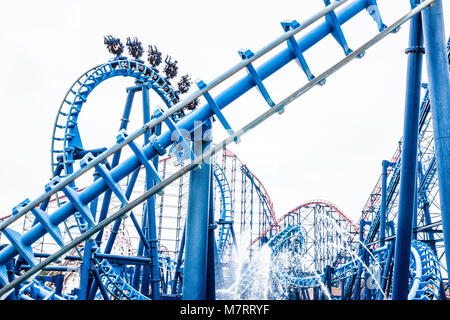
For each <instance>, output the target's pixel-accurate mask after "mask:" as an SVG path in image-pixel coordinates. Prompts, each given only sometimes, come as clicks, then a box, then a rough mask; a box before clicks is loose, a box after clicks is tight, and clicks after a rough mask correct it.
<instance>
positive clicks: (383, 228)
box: [380, 160, 395, 247]
mask: <svg viewBox="0 0 450 320" xmlns="http://www.w3.org/2000/svg"><path fill="white" fill-rule="evenodd" d="M393 165H395V164H394V163H391V162H389V161H387V160H383V162H382V164H381V166H382V172H381V179H382V185H381V216H380V246H381V247H383V246H384V238H385V237H386V193H387V169H388V168H389V167H391V166H393Z"/></svg>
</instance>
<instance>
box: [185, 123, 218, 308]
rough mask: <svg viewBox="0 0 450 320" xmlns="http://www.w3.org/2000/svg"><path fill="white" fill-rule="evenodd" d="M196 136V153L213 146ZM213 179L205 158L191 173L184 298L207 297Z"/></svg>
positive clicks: (209, 165) (208, 161)
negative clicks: (210, 206) (211, 187)
mask: <svg viewBox="0 0 450 320" xmlns="http://www.w3.org/2000/svg"><path fill="white" fill-rule="evenodd" d="M205 130H206V126H205V125H202V126H201V131H202V133H205ZM196 131H200V130H198V129H197V130H196ZM202 135H203V136H204V134H202ZM196 136H197V134H196V133H195V132H194V140H195V141H194V143H193V145H194V153H195V155H196V156H200V155H201V154H202V152H203V151H204V150H206V149H208V148H209V147H210V146H211V142H210V141H208V140H207V139H203V137H201V138H200V141H198V140H199V139H198V137H196ZM210 182H211V163H210V160H209V159H205V160H204V161H203V162H202V164H201V167H200V168H199V169H197V170H192V171H191V172H190V180H189V199H188V213H187V218H186V247H185V260H184V277H183V299H184V300H205V299H206V278H207V277H206V269H207V268H206V266H207V256H208V224H209V219H208V215H209V201H210V199H209V198H210Z"/></svg>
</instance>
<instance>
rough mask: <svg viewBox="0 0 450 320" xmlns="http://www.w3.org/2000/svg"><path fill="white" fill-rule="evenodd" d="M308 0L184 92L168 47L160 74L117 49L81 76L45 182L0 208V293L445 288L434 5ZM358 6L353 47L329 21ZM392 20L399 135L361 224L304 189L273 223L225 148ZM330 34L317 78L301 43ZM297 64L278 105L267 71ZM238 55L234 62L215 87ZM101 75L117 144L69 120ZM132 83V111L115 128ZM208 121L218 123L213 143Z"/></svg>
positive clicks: (445, 292)
mask: <svg viewBox="0 0 450 320" xmlns="http://www.w3.org/2000/svg"><path fill="white" fill-rule="evenodd" d="M323 2H324V4H325V7H324V8H323V9H322V10H320V11H319V12H318V13H317V14H316V15H314V16H312V17H311V18H309V19H307V20H305V21H303V22H302V23H299V22H297V21H296V20H289V21H283V22H281V26H282V29H283V31H284V32H283V34H282V35H281V36H280V37H278V38H277V39H275V40H274V41H272V42H270V43H269V44H268V45H267V46H265V47H263V48H262V49H260V50H259V51H257V52H252V51H251V50H249V49H241V50H239V55H240V58H241V59H242V61H240V62H239V63H238V64H236V65H235V66H234V67H232V68H231V69H229V70H227V71H226V72H224V73H223V74H222V75H220V76H219V77H217V78H216V79H214V80H212V81H211V82H209V83H205V82H203V81H202V80H196V81H195V83H196V85H197V87H198V90H196V91H195V92H193V93H190V94H189V93H187V90H181V89H180V88H181V87H180V85H179V88H178V90H176V89H175V87H174V86H173V85H172V83H171V79H173V78H174V73H173V70H172V73H170V70H169V71H168V69H170V68H174V67H175V65H176V61H175V62H173V61H171V60H170V58H168V59H166V61H165V62H166V64H167V65H166V68H165V69H164V71H163V72H160V71H159V70H158V69H157V68H156V67H155V65H154V64H153V63H152V62H150V60H149V62H150V64H152V65H146V63H145V62H144V61H142V60H140V59H139V57H135V56H133V58H127V57H122V56H117V57H116V58H113V59H111V60H110V61H108V62H107V63H104V64H101V65H98V66H96V67H94V68H92V69H90V70H88V71H87V72H85V73H83V74H82V75H81V76H80V77H79V78H78V79H77V80H76V81H75V82H74V83H73V85H72V86H71V87H70V88H69V90H68V91H67V93H66V94H65V96H64V98H63V100H62V103H61V105H60V107H59V109H58V111H57V117H56V120H55V123H54V127H53V135H52V141H51V175H52V176H51V177H52V178H51V180H50V182H49V183H47V184H46V185H45V192H44V193H43V194H41V195H40V196H38V197H37V198H35V199H34V200H30V199H28V198H27V199H25V200H24V201H22V202H21V203H20V204H18V205H17V206H15V207H14V208H13V209H12V214H11V215H10V216H8V217H6V218H3V219H2V220H1V223H0V232H1V234H0V235H1V238H0V240H1V241H2V242H1V246H0V297H1V299H7V300H94V299H96V300H150V299H152V300H160V299H186V300H204V299H218V298H219V299H220V298H222V297H225V298H227V297H228V298H229V297H231V298H236V299H246V298H255V297H256V298H258V297H260V298H274V299H298V300H306V299H330V300H331V299H332V300H382V299H393V300H406V299H409V300H437V299H442V300H444V299H447V298H448V297H449V295H450V294H449V286H448V271H447V269H448V267H447V266H448V265H449V263H450V256H447V255H446V251H447V249H448V250H450V220H449V219H450V202H449V201H450V198H449V197H448V195H449V194H450V162H449V160H448V159H450V154H449V153H450V123H449V121H448V119H450V98H449V92H450V81H449V72H448V71H449V59H450V58H449V57H450V54H449V52H450V49H449V46H450V40H449V41H447V42H446V38H445V34H444V28H443V18H442V15H443V4H442V1H441V0H424V1H419V0H411V1H410V4H411V10H410V11H409V12H407V13H406V14H405V15H403V16H402V17H400V18H399V19H398V20H396V21H395V22H394V23H393V24H391V25H389V26H387V25H385V24H384V22H383V20H382V18H381V13H380V10H379V9H378V6H377V3H376V1H375V0H352V1H351V0H340V1H335V2H331V0H323ZM338 9H339V10H338ZM363 11H366V13H368V14H369V15H370V16H371V17H372V18H373V20H374V22H375V27H376V29H377V30H378V33H377V34H376V35H375V36H374V37H373V38H371V39H369V40H368V41H367V42H365V43H364V44H363V45H362V46H361V47H359V48H357V49H353V50H352V49H350V48H349V46H348V44H347V41H346V38H345V36H344V33H343V30H342V27H341V26H342V25H343V24H345V23H346V22H347V21H349V20H351V19H352V18H354V17H355V16H357V15H358V14H359V13H361V12H363ZM319 20H323V21H320V24H316V25H314V26H313V24H314V23H315V22H316V21H319ZM406 22H409V23H410V28H409V32H410V37H409V43H408V48H407V49H406V50H405V53H406V54H407V57H408V74H407V83H406V98H405V115H404V131H403V136H402V138H401V140H400V143H399V147H398V149H397V150H396V151H395V153H394V156H393V157H392V159H390V160H389V161H388V160H383V161H382V165H381V175H380V178H379V180H378V181H377V183H376V185H375V187H374V189H373V192H372V193H371V194H370V196H369V199H368V200H367V202H366V204H365V205H364V208H363V210H362V215H361V218H360V220H359V222H358V223H353V222H352V221H351V220H350V219H349V218H348V217H347V216H346V215H345V214H344V213H343V212H342V211H341V210H340V209H339V208H338V207H337V206H336V205H334V204H333V203H331V202H329V201H326V200H313V201H308V202H304V203H302V204H301V205H300V206H298V207H297V208H295V209H293V210H291V211H289V212H288V213H287V214H285V215H283V216H282V217H281V218H279V219H277V218H276V215H275V212H274V205H273V203H272V201H271V200H270V197H269V195H268V192H267V190H266V189H265V188H264V186H263V185H262V183H261V181H260V180H259V179H258V178H257V177H256V176H255V175H254V174H253V173H252V172H251V171H250V169H249V168H248V167H247V165H245V164H244V163H243V162H241V161H237V158H236V156H235V155H234V154H232V153H231V151H229V150H228V149H227V148H226V147H227V146H228V145H230V144H233V143H245V142H241V137H242V136H243V135H244V134H245V133H247V132H248V131H250V130H251V129H253V128H255V127H256V126H258V125H260V124H261V123H262V122H264V121H265V120H266V119H268V118H270V117H271V116H272V115H274V114H280V115H282V114H283V111H284V110H285V108H286V107H287V106H288V105H289V103H291V102H292V101H294V100H295V99H297V98H299V97H300V96H301V95H303V94H305V93H306V92H308V91H309V90H310V89H311V88H313V87H314V86H316V85H321V86H324V85H325V84H326V79H327V78H328V77H331V76H332V75H333V74H334V73H335V72H338V71H339V70H340V69H341V68H342V67H343V66H345V65H346V64H347V63H349V62H350V61H352V60H353V59H356V58H357V59H363V57H364V54H365V52H366V50H368V49H370V48H371V47H372V46H373V45H375V44H376V43H378V42H379V41H381V40H382V39H384V38H385V37H386V36H388V35H391V34H393V33H396V32H398V31H399V29H400V26H401V25H403V24H404V23H406ZM301 31H304V34H303V36H301V37H298V38H296V36H297V34H298V33H300V32H301ZM328 35H331V36H332V37H333V38H334V39H335V40H336V41H337V42H338V44H339V45H340V47H341V48H342V50H343V52H344V57H343V58H340V59H339V60H338V62H337V63H335V64H334V65H332V66H331V67H330V68H328V69H327V70H326V71H324V72H322V73H320V74H318V75H314V74H313V70H311V69H310V67H309V66H308V64H307V62H306V59H305V57H304V55H303V54H304V52H305V51H307V50H308V49H310V48H312V47H313V46H315V45H316V44H317V43H319V42H320V41H321V40H322V39H323V38H325V37H326V36H328ZM108 41H112V40H111V39H109V40H108ZM106 42H107V41H106V38H105V44H106ZM113 42H114V41H113ZM113 42H111V43H113ZM284 46H285V47H284ZM279 47H283V49H282V50H280V51H279V52H278V53H276V54H274V55H273V56H272V57H270V58H268V60H267V61H266V62H264V63H263V64H261V65H260V66H259V67H256V66H255V65H254V62H255V61H257V60H258V59H260V58H261V57H263V56H266V55H268V54H269V53H270V52H272V50H274V49H275V48H279ZM155 53H157V50H154V51H152V54H155ZM423 57H425V64H426V67H427V68H426V70H427V72H428V83H426V84H425V83H422V75H421V70H422V59H423ZM294 60H295V61H296V62H297V63H298V65H299V66H300V71H301V72H303V73H304V74H305V75H306V79H307V83H306V84H305V85H304V86H302V87H300V88H299V89H298V90H296V91H294V92H293V93H292V94H290V95H288V96H287V97H286V98H284V99H283V100H281V101H279V102H275V101H274V100H273V98H272V97H273V95H271V94H270V93H269V91H268V89H267V88H266V87H265V85H264V80H265V79H267V78H268V77H270V76H271V75H272V74H274V73H276V72H277V71H278V70H280V69H282V68H283V67H284V66H285V65H287V64H288V63H289V62H291V61H294ZM244 69H245V71H247V75H246V76H244V77H242V78H240V79H238V80H236V81H235V82H234V83H233V84H231V85H229V86H228V87H225V88H224V87H223V86H222V87H221V86H220V85H221V84H222V83H223V82H225V81H226V80H228V79H231V78H232V77H233V76H235V75H236V74H237V73H238V72H239V71H241V70H244ZM163 73H165V75H163ZM175 74H176V72H175ZM113 77H122V78H130V79H132V80H133V81H134V82H133V83H132V84H131V85H129V86H128V87H127V88H126V99H125V107H124V110H123V115H122V118H121V119H120V123H119V127H118V131H117V135H116V140H115V141H116V142H115V143H114V144H113V145H112V146H110V147H105V146H104V145H101V146H98V147H97V148H93V149H86V148H85V147H84V146H85V145H87V144H86V141H85V140H84V139H86V138H88V137H86V136H83V132H82V130H81V126H80V122H81V119H82V118H80V117H79V116H80V114H81V113H82V111H83V110H84V108H85V104H86V102H87V100H88V98H89V96H90V94H91V93H92V92H93V91H94V90H95V89H96V88H97V87H98V86H99V85H100V84H102V83H104V82H105V83H107V82H108V80H109V79H111V78H113ZM184 80H186V79H184ZM172 81H173V80H172ZM216 88H217V91H218V92H219V93H218V94H216V95H215V96H212V89H216ZM252 88H256V89H257V90H258V92H259V93H260V95H261V96H262V99H261V101H264V102H265V103H266V104H267V106H266V108H265V110H264V111H263V112H262V113H261V114H259V115H257V116H256V117H254V118H253V120H251V121H250V122H249V123H248V124H246V125H245V126H243V127H242V128H239V129H236V128H234V129H233V126H232V125H231V123H230V122H229V121H228V120H227V119H226V118H225V115H224V114H223V113H222V109H224V108H225V107H227V106H228V105H230V104H232V103H233V102H234V101H235V100H237V99H238V98H239V97H241V96H242V95H244V94H246V93H247V92H248V91H249V90H250V89H252ZM183 94H186V96H185V97H183V96H182V95H183ZM139 95H141V101H142V106H139V107H141V108H142V123H141V124H139V125H140V127H139V129H137V130H136V131H134V132H131V133H130V132H128V130H129V126H128V123H129V122H130V113H131V110H132V108H133V106H135V105H136V103H135V100H136V97H137V96H139ZM200 99H201V100H200ZM199 101H205V103H203V104H201V105H200V104H199ZM134 108H136V107H134ZM215 126H221V127H223V128H224V129H225V130H226V132H227V133H228V134H229V136H228V137H227V138H226V139H224V140H223V141H220V142H216V141H214V140H213V135H212V129H213V128H214V127H215ZM168 150H169V157H167V158H164V159H161V157H163V156H165V155H166V154H167V151H168ZM230 163H231V165H230ZM239 175H240V177H241V180H240V181H239V179H238V177H239ZM130 233H132V234H131V235H130ZM243 257H244V258H243ZM242 258H243V260H241V263H240V266H239V267H236V266H237V265H238V263H237V260H239V259H242ZM261 259H262V260H261ZM258 281H259V283H257V285H256V287H255V282H258ZM258 290H263V291H264V292H263V293H262V295H259V296H258V294H261V292H260V291H258ZM224 293H226V294H225V295H224Z"/></svg>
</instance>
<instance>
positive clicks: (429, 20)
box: [422, 0, 450, 267]
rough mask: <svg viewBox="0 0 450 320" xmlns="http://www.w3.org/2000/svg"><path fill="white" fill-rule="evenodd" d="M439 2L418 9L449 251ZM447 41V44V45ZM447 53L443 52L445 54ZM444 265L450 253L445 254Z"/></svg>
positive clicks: (449, 174) (448, 147)
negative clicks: (424, 8) (421, 22)
mask: <svg viewBox="0 0 450 320" xmlns="http://www.w3.org/2000/svg"><path fill="white" fill-rule="evenodd" d="M443 14H444V11H443V5H442V1H441V0H436V1H435V2H434V4H433V6H432V7H430V8H429V9H426V10H425V11H424V12H423V13H422V18H423V30H424V41H425V50H426V66H427V71H428V78H429V82H430V83H429V86H430V96H431V100H432V102H433V103H432V105H431V109H432V119H433V130H434V136H435V153H436V164H437V171H438V176H439V193H440V204H441V215H442V227H443V234H444V240H445V241H444V245H445V250H446V252H450V199H449V196H448V195H449V194H450V79H449V73H448V68H449V61H448V59H449V58H448V51H447V50H446V48H445V28H444V22H443ZM448 43H449V42H447V48H448V47H449V46H448ZM446 53H447V54H446ZM446 262H447V264H446V265H447V267H448V266H449V265H450V255H449V254H447V255H446Z"/></svg>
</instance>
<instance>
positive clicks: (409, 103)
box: [392, 15, 423, 300]
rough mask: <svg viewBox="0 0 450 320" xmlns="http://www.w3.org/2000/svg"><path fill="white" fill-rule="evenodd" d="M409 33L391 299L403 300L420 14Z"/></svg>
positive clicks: (413, 183)
mask: <svg viewBox="0 0 450 320" xmlns="http://www.w3.org/2000/svg"><path fill="white" fill-rule="evenodd" d="M409 32H410V33H409V48H408V49H407V50H406V53H407V54H408V66H407V68H408V71H407V80H406V81H407V84H406V99H405V115H404V125H403V147H402V160H401V161H402V167H401V173H400V191H399V193H400V198H399V211H398V217H397V241H396V243H395V259H394V274H393V292H392V299H393V300H406V299H407V298H408V291H409V287H408V282H409V264H410V255H411V232H412V220H413V216H414V207H415V203H416V202H415V194H416V177H417V149H418V137H419V108H420V87H421V79H422V54H423V48H422V44H423V37H422V19H421V16H420V15H416V16H414V17H413V18H412V19H411V22H410V31H409Z"/></svg>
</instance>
